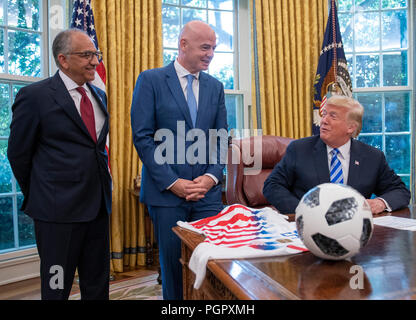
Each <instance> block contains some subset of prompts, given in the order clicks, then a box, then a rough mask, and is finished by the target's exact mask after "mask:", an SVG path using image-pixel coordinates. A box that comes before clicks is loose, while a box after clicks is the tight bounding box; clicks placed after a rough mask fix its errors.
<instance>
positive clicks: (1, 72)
mask: <svg viewBox="0 0 416 320" xmlns="http://www.w3.org/2000/svg"><path fill="white" fill-rule="evenodd" d="M43 16H44V15H43V3H42V1H39V0H0V37H1V44H0V46H1V47H0V253H1V252H5V251H9V250H16V249H22V248H25V247H27V246H33V245H34V244H35V236H34V230H33V222H32V220H31V219H30V218H29V217H28V216H26V215H25V214H24V213H23V212H21V211H20V210H19V208H20V206H21V205H22V201H23V196H22V193H21V191H20V188H19V185H18V184H17V183H16V179H15V178H14V176H13V174H12V171H11V168H10V164H9V161H8V159H7V140H8V137H9V133H10V129H9V126H10V121H11V116H12V112H11V105H12V103H13V101H14V97H15V96H16V94H17V92H18V91H19V89H20V88H22V87H23V86H25V85H26V84H28V83H30V82H33V81H38V80H40V78H41V77H43V76H44V74H45V67H44V61H43V60H42V58H41V57H42V55H43V53H44V52H43V48H44V41H45V36H44V32H43V30H44V27H43V24H42V21H43V19H42V18H43ZM46 72H47V70H46Z"/></svg>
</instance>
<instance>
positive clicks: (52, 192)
mask: <svg viewBox="0 0 416 320" xmlns="http://www.w3.org/2000/svg"><path fill="white" fill-rule="evenodd" d="M52 49H53V55H54V58H55V61H56V63H57V66H58V67H59V69H60V70H59V71H58V72H57V73H56V74H55V75H54V76H53V77H50V78H48V79H45V80H42V81H39V82H37V83H34V84H31V85H28V86H26V87H24V88H22V89H21V90H20V91H19V92H18V94H17V96H16V100H15V102H14V104H13V106H12V111H13V119H12V123H11V125H10V138H9V145H8V158H9V161H10V165H11V167H12V170H13V173H14V175H15V177H16V179H17V182H18V183H19V185H20V187H21V190H22V193H23V196H24V201H23V205H22V208H21V210H23V211H24V212H25V213H26V214H27V215H29V216H30V217H32V218H33V220H34V224H35V233H36V244H37V248H38V252H39V256H40V262H41V263H40V264H41V267H40V269H41V270H40V271H41V272H40V274H41V295H42V299H67V298H68V296H69V294H70V292H71V287H72V282H73V279H74V274H75V270H76V269H77V270H78V274H79V284H80V290H81V298H82V299H108V295H109V293H108V290H109V272H110V253H109V251H110V249H109V214H110V212H111V183H112V182H111V175H110V173H109V170H108V155H107V153H106V151H105V143H106V137H107V134H108V128H109V119H108V112H107V100H106V96H105V93H104V92H103V91H102V90H100V89H98V88H96V87H94V86H93V85H91V84H90V83H89V82H90V81H92V80H94V77H95V68H96V66H97V65H98V58H100V57H101V53H100V52H97V50H96V48H95V46H94V43H93V42H92V40H91V39H90V38H89V37H88V35H87V34H86V33H84V32H83V31H80V30H78V29H70V30H66V31H62V32H61V33H59V34H58V35H57V36H56V38H55V40H54V42H53V48H52Z"/></svg>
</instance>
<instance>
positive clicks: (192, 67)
mask: <svg viewBox="0 0 416 320" xmlns="http://www.w3.org/2000/svg"><path fill="white" fill-rule="evenodd" d="M216 42H217V38H216V35H215V32H214V30H213V29H212V28H211V27H210V26H209V25H208V24H206V23H205V22H202V21H199V20H194V21H190V22H188V23H187V24H186V25H185V26H184V27H183V29H182V30H181V32H180V34H179V43H178V48H179V55H178V62H179V63H180V64H181V65H182V66H183V67H184V68H185V69H186V70H188V71H189V72H190V73H197V72H199V71H201V70H207V69H208V66H209V64H210V62H211V60H212V58H213V57H214V50H215V47H216Z"/></svg>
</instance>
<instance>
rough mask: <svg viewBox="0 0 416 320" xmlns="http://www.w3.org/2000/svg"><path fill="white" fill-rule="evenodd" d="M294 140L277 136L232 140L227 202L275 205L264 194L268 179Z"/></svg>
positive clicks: (254, 205)
mask: <svg viewBox="0 0 416 320" xmlns="http://www.w3.org/2000/svg"><path fill="white" fill-rule="evenodd" d="M293 140H294V139H292V138H285V137H277V136H257V137H250V138H243V139H232V140H231V141H230V143H229V145H228V162H227V190H226V202H227V205H230V204H234V203H239V204H242V205H245V206H248V207H251V208H262V207H266V206H270V207H272V206H271V204H270V203H268V202H267V200H266V198H265V197H264V196H263V185H264V181H265V180H266V178H267V177H268V176H269V175H270V173H271V172H272V170H273V168H274V166H275V165H276V164H277V163H278V162H279V161H280V160H281V159H282V158H283V156H284V155H285V153H286V148H287V146H288V145H289V143H290V142H291V141H293ZM260 146H261V150H260ZM259 153H260V154H259ZM260 159H261V161H260Z"/></svg>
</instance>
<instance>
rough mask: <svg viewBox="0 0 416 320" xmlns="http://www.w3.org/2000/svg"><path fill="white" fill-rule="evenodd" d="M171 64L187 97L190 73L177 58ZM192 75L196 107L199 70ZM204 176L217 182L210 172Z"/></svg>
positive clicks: (186, 97)
mask: <svg viewBox="0 0 416 320" xmlns="http://www.w3.org/2000/svg"><path fill="white" fill-rule="evenodd" d="M173 66H174V67H175V71H176V74H177V76H178V79H179V83H180V84H181V88H182V91H183V94H184V95H185V99H188V94H187V92H186V91H187V87H188V79H187V78H186V76H187V75H188V74H191V73H190V72H189V71H188V70H186V69H185V68H184V67H183V66H182V65H181V64H180V63H179V62H178V59H175V62H174V63H173ZM192 75H193V76H194V81H192V91H193V92H194V96H195V99H196V107H197V108H198V100H199V72H197V73H192ZM205 175H206V176H209V177H211V178H212V179H213V180H214V182H215V184H218V179H217V177H216V176H214V175H212V174H210V173H206V174H205ZM176 181H178V180H175V181H174V182H173V183H172V184H171V185H170V186H169V187H167V188H166V190H169V189H170V188H172V186H173V185H174V184H175V183H176Z"/></svg>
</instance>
